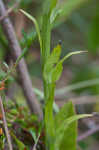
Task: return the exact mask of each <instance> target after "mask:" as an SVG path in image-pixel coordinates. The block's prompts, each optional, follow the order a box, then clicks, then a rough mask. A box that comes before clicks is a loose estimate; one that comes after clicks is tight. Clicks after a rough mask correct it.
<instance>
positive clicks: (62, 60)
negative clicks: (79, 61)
mask: <svg viewBox="0 0 99 150" xmlns="http://www.w3.org/2000/svg"><path fill="white" fill-rule="evenodd" d="M85 52H87V51H76V52H70V53H69V54H67V55H66V56H64V57H63V58H62V59H61V60H60V62H59V63H63V62H64V61H65V60H66V59H67V58H69V57H70V56H72V55H76V54H80V53H85Z"/></svg>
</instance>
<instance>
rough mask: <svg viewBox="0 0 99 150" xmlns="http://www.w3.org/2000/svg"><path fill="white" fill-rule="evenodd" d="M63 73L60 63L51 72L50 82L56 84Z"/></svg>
mask: <svg viewBox="0 0 99 150" xmlns="http://www.w3.org/2000/svg"><path fill="white" fill-rule="evenodd" d="M62 71H63V66H62V63H58V64H57V65H56V67H55V68H54V69H53V70H52V82H56V81H58V80H59V78H60V76H61V74H62Z"/></svg>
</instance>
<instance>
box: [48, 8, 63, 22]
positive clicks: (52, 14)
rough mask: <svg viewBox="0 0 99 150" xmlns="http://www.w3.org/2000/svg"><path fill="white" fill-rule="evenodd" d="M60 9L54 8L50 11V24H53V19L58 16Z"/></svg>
mask: <svg viewBox="0 0 99 150" xmlns="http://www.w3.org/2000/svg"><path fill="white" fill-rule="evenodd" d="M61 11H62V10H61V9H58V8H54V9H53V11H52V13H51V16H50V24H53V23H54V21H55V20H56V19H57V18H58V16H59V15H60V14H61Z"/></svg>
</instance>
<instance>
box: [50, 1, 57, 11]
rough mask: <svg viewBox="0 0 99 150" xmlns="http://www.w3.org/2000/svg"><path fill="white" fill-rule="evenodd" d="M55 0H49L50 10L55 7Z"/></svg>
mask: <svg viewBox="0 0 99 150" xmlns="http://www.w3.org/2000/svg"><path fill="white" fill-rule="evenodd" d="M57 1H58V0H51V8H50V9H51V11H52V10H53V9H54V8H55V7H56V4H57Z"/></svg>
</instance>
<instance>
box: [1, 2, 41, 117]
mask: <svg viewBox="0 0 99 150" xmlns="http://www.w3.org/2000/svg"><path fill="white" fill-rule="evenodd" d="M5 13H6V9H5V7H4V4H3V1H2V0H0V16H4V15H5ZM1 23H2V28H3V30H4V32H5V35H6V38H7V40H8V41H9V45H10V48H11V52H12V55H13V58H14V60H15V59H17V58H18V57H19V56H20V55H21V48H20V46H19V43H18V41H17V38H16V35H15V32H14V29H13V26H12V24H11V22H10V20H9V18H8V17H6V18H4V19H3V20H2V22H1ZM17 69H18V73H19V77H20V81H21V85H22V88H23V91H24V95H25V96H26V99H27V103H28V105H29V107H30V109H31V111H32V112H33V113H35V114H38V116H39V119H42V118H43V113H42V110H41V108H40V104H39V102H38V101H37V99H36V96H35V94H34V92H33V88H32V82H31V80H30V78H29V74H28V71H27V66H26V63H25V61H24V59H22V60H21V61H20V62H19V65H18V67H17Z"/></svg>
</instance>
